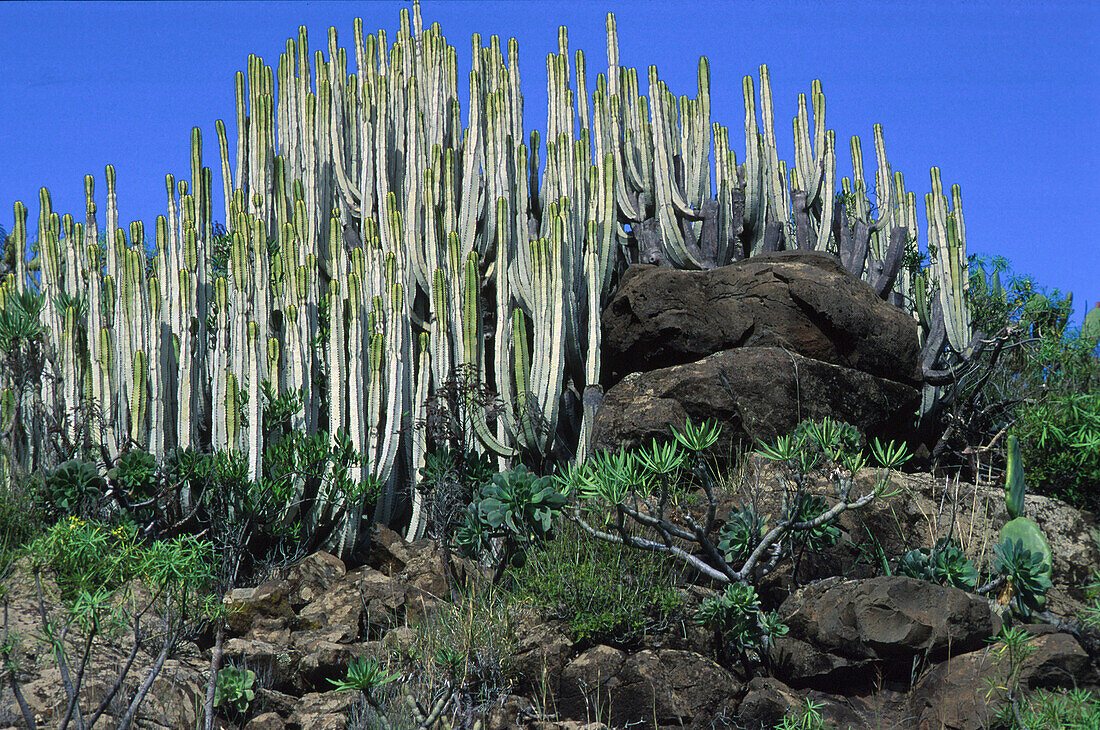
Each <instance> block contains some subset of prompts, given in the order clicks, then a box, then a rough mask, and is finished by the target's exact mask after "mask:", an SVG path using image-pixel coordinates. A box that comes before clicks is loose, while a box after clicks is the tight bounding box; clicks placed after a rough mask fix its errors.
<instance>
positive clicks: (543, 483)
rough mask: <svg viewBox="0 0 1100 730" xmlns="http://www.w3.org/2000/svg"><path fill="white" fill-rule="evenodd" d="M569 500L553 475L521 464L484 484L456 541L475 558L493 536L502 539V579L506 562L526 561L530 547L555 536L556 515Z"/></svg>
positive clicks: (498, 560) (499, 560) (499, 572)
mask: <svg viewBox="0 0 1100 730" xmlns="http://www.w3.org/2000/svg"><path fill="white" fill-rule="evenodd" d="M566 502H567V499H566V496H565V495H564V494H562V493H561V492H560V491H558V489H557V486H556V483H555V480H554V479H553V478H552V477H549V476H544V477H539V476H536V475H535V474H532V473H531V472H530V471H528V469H527V468H526V467H525V466H523V465H522V464H520V465H518V466H517V467H515V468H514V469H512V470H511V471H509V472H506V473H503V474H496V475H494V476H493V479H492V481H490V482H488V483H486V484H483V485H482V487H481V489H479V490H478V493H477V495H476V498H475V501H474V503H473V504H471V505H470V506H469V508H468V510H467V517H466V524H465V525H463V526H462V527H460V528H459V529H458V531H457V532H456V533H455V540H456V542H457V544H458V546H459V549H460V550H462V552H463V553H465V554H466V555H469V556H471V557H473V556H476V555H479V554H482V553H484V552H486V551H487V550H488V549H489V548H490V544H489V542H490V541H491V540H492V539H494V538H501V539H502V540H503V546H502V550H501V553H500V555H499V556H496V557H495V561H496V563H497V571H496V574H495V580H499V578H500V576H501V575H502V574H503V570H504V566H505V565H507V564H509V563H513V562H514V563H516V564H522V561H523V559H524V554H525V551H526V550H527V549H528V548H529V547H530V546H532V545H534V544H536V543H537V542H539V541H541V540H544V539H546V538H549V537H550V536H551V533H552V530H553V525H554V517H555V516H556V515H557V514H558V513H559V512H561V510H562V508H563V507H564V506H565V504H566Z"/></svg>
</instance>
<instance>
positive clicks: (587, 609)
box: [506, 523, 682, 647]
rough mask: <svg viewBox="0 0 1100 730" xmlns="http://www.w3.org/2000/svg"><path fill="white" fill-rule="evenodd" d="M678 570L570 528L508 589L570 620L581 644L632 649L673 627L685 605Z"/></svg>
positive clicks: (512, 576) (530, 560)
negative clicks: (678, 585) (649, 636)
mask: <svg viewBox="0 0 1100 730" xmlns="http://www.w3.org/2000/svg"><path fill="white" fill-rule="evenodd" d="M674 568H675V564H674V563H673V561H671V560H668V559H662V558H659V557H657V556H654V555H651V554H648V553H643V552H639V551H637V550H634V549H632V548H629V547H626V546H623V545H616V544H611V543H607V542H602V541H597V540H591V539H589V538H588V537H587V536H586V535H584V534H583V533H582V532H581V530H580V528H578V527H577V526H576V525H574V524H572V523H565V524H563V525H562V527H561V530H560V533H559V534H558V536H557V538H556V539H554V540H552V541H549V542H546V543H543V544H542V546H541V547H539V548H537V549H535V550H532V551H530V552H529V554H528V557H527V562H526V564H524V566H523V567H522V568H518V569H516V568H514V569H512V570H511V571H510V572H509V574H508V582H507V584H506V585H509V586H510V587H511V590H512V592H513V594H514V595H515V596H517V598H519V599H522V600H530V601H531V602H533V603H534V604H535V605H537V606H541V607H543V608H545V609H548V613H549V616H550V617H552V618H557V619H563V620H565V621H566V622H567V623H568V626H569V630H570V633H571V634H572V637H571V638H572V640H573V641H575V642H577V643H580V644H584V645H591V644H608V645H611V646H622V647H634V646H637V645H638V644H639V643H640V642H641V640H642V638H643V637H645V636H646V635H647V634H651V633H654V632H656V631H659V630H661V629H662V628H665V627H667V626H669V625H671V623H672V622H673V621H674V620H675V617H676V616H677V614H678V609H679V608H680V607H681V604H682V600H681V599H680V597H679V595H678V594H677V592H676V591H675V589H674V587H673V586H674V581H675V578H676V573H677V571H676V570H675V569H674Z"/></svg>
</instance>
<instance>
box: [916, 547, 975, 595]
mask: <svg viewBox="0 0 1100 730" xmlns="http://www.w3.org/2000/svg"><path fill="white" fill-rule="evenodd" d="M898 572H899V573H901V574H902V575H907V576H909V577H910V578H919V579H920V580H926V581H930V582H932V583H939V584H940V585H946V586H954V587H955V588H961V589H962V590H964V591H972V590H974V589H975V588H976V587H977V585H978V569H977V568H975V567H974V563H972V562H971V561H970V560H969V559H968V558H967V557H966V554H965V553H963V551H962V548H960V547H959V546H958V544H957V543H956V542H955V541H954V540H952V539H950V538H946V537H941V538H940V539H939V540H936V545H935V547H933V548H932V549H931V550H926V549H924V548H918V549H916V550H910V551H909V552H907V553H906V554H905V555H904V556H902V558H901V560H900V562H899V563H898Z"/></svg>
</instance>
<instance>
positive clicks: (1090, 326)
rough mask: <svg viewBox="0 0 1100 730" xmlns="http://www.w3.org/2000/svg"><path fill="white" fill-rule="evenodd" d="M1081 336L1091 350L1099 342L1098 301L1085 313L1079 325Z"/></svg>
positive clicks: (1099, 316) (1099, 311)
mask: <svg viewBox="0 0 1100 730" xmlns="http://www.w3.org/2000/svg"><path fill="white" fill-rule="evenodd" d="M1081 338H1082V339H1083V340H1084V341H1085V343H1086V344H1087V345H1088V346H1089V349H1092V350H1095V349H1096V345H1097V344H1100V302H1098V303H1097V304H1096V306H1095V307H1093V308H1092V309H1090V310H1089V313H1088V314H1086V315H1085V322H1084V324H1083V325H1082V326H1081Z"/></svg>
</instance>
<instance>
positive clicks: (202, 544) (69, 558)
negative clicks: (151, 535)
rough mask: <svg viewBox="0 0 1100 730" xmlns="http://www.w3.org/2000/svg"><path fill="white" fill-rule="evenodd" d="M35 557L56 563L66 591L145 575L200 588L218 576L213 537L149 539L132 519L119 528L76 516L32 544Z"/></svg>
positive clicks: (162, 584) (156, 583) (161, 584)
mask: <svg viewBox="0 0 1100 730" xmlns="http://www.w3.org/2000/svg"><path fill="white" fill-rule="evenodd" d="M28 552H29V553H30V555H31V556H32V557H33V558H34V559H35V562H36V563H37V564H39V565H41V566H43V567H50V568H53V569H54V570H55V571H56V573H57V582H58V585H59V586H60V587H61V588H62V591H63V595H64V596H66V597H68V598H71V597H73V596H75V595H77V594H78V593H80V592H91V593H96V592H99V591H102V590H108V591H109V590H113V589H115V588H118V587H119V586H121V585H123V584H124V583H126V582H127V581H129V580H132V579H134V578H140V579H142V580H144V581H146V582H148V583H149V584H150V585H152V586H153V587H156V588H165V589H179V588H182V589H184V590H197V589H199V588H202V587H205V586H208V585H209V583H210V581H211V580H212V579H213V555H212V548H211V545H210V543H209V542H206V541H203V540H198V539H196V538H194V537H190V536H185V537H177V538H173V539H170V540H162V541H155V542H151V543H148V544H144V543H142V542H141V541H139V540H138V536H137V531H136V529H135V528H134V527H133V526H132V525H129V524H121V525H118V526H116V527H113V528H112V527H110V526H109V525H103V524H100V523H97V522H86V521H84V520H82V519H80V518H79V517H76V516H70V517H69V518H68V519H66V520H61V521H59V522H57V523H56V524H55V525H54V526H53V527H51V528H50V529H49V530H47V531H46V533H45V534H43V535H42V536H40V537H39V538H38V539H36V540H35V541H34V542H33V543H32V544H31V545H30V547H29V548H28Z"/></svg>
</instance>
